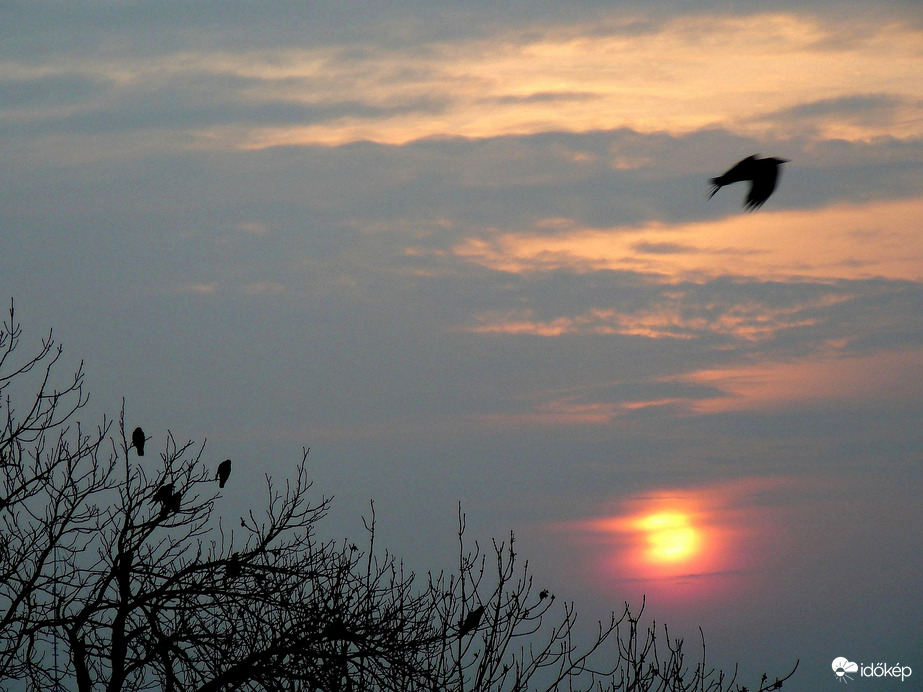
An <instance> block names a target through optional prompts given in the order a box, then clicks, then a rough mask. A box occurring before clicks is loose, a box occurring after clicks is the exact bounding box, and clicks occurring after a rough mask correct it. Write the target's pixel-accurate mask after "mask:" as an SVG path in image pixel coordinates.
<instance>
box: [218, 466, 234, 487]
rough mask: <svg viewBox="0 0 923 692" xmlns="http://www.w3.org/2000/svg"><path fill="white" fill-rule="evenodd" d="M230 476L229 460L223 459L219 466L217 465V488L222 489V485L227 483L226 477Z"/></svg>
mask: <svg viewBox="0 0 923 692" xmlns="http://www.w3.org/2000/svg"><path fill="white" fill-rule="evenodd" d="M230 475H231V460H230V459H225V460H224V461H222V462H221V463H220V464H218V473H216V474H215V478H216V479H218V487H219V488H223V487H224V484H225V483H227V481H228V477H229V476H230Z"/></svg>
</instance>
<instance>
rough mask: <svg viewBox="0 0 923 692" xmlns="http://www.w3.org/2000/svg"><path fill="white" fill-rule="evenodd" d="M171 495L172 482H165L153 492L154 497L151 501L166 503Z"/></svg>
mask: <svg viewBox="0 0 923 692" xmlns="http://www.w3.org/2000/svg"><path fill="white" fill-rule="evenodd" d="M171 497H173V484H172V483H167V484H166V485H162V486H160V487H159V488H158V489H157V492H156V493H154V497H152V498H151V502H159V503H160V504H166V503H168V502H169V501H170V498H171Z"/></svg>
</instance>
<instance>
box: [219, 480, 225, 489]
mask: <svg viewBox="0 0 923 692" xmlns="http://www.w3.org/2000/svg"><path fill="white" fill-rule="evenodd" d="M218 487H219V488H223V487H224V479H223V478H219V479H218Z"/></svg>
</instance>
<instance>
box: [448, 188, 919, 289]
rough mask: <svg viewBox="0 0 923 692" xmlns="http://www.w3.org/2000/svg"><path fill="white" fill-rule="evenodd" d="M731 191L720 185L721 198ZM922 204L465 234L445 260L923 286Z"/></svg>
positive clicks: (511, 268) (510, 267) (514, 268)
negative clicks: (882, 279) (890, 281)
mask: <svg viewBox="0 0 923 692" xmlns="http://www.w3.org/2000/svg"><path fill="white" fill-rule="evenodd" d="M733 191H734V190H733V188H732V189H729V190H727V192H728V193H729V194H730V193H732V192H733ZM921 218H923V199H909V200H894V201H890V200H889V201H880V202H871V203H868V204H864V205H853V204H840V205H836V206H832V207H826V208H823V209H815V210H792V211H776V212H773V211H769V210H763V211H761V212H760V213H759V214H740V215H735V216H730V217H727V218H725V219H721V220H717V221H703V222H695V223H683V224H674V225H668V224H663V223H651V224H647V225H644V226H638V227H614V228H609V229H599V228H582V227H579V226H577V225H576V224H571V225H570V227H562V224H561V223H560V221H558V223H557V226H558V230H557V231H556V232H555V233H553V234H549V233H547V232H540V233H539V232H531V231H521V232H508V233H500V234H497V235H495V236H490V237H486V238H469V239H468V240H465V241H464V242H462V243H459V244H458V245H456V246H455V247H454V248H453V250H452V251H453V253H454V254H455V256H457V257H459V258H461V259H464V260H466V261H469V262H473V263H475V264H479V265H482V266H485V267H489V268H491V269H495V270H498V271H505V272H510V273H523V272H539V271H552V270H560V269H564V270H569V271H574V272H591V271H598V270H603V269H612V270H624V271H633V272H642V273H651V274H655V275H657V276H658V278H660V279H661V280H665V281H677V282H678V281H696V280H700V279H702V278H709V277H715V276H723V275H730V276H745V277H750V278H756V279H775V280H786V279H790V278H801V277H812V278H820V279H865V278H871V277H887V278H891V279H908V280H911V281H919V280H923V234H921V233H920V231H919V219H921Z"/></svg>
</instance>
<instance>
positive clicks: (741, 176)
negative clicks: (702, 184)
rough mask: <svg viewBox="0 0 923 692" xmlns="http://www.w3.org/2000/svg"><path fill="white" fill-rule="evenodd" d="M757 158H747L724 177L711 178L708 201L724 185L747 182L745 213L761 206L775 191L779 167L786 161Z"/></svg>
mask: <svg viewBox="0 0 923 692" xmlns="http://www.w3.org/2000/svg"><path fill="white" fill-rule="evenodd" d="M757 156H758V155H757V154H754V155H753V156H748V157H747V158H745V159H744V160H743V161H740V162H739V163H737V164H735V165H734V166H733V167H732V168H731V169H730V170H729V171H728V172H727V173H725V174H724V175H719V176H718V177H717V178H712V179H711V184H712V189H711V193H709V195H708V199H711V198H712V197H713V196H714V194H715V193H716V192H717V191H718V190H720V189H721V188H722V187H724V186H725V185H730V184H732V183H739V182H743V181H745V180H749V181H750V191H749V192H748V193H747V199H746V201H744V207H746V209H747V211H753V210H754V209H759V208H760V207H761V206H763V202H765V201H766V200H767V199H769V196H770V195H771V194H772V193H773V191H774V190H775V189H776V182H777V181H778V179H779V167H780V166H781V165H782V164H783V163H788V159H777V158H775V157H769V158H765V159H760V158H757Z"/></svg>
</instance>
